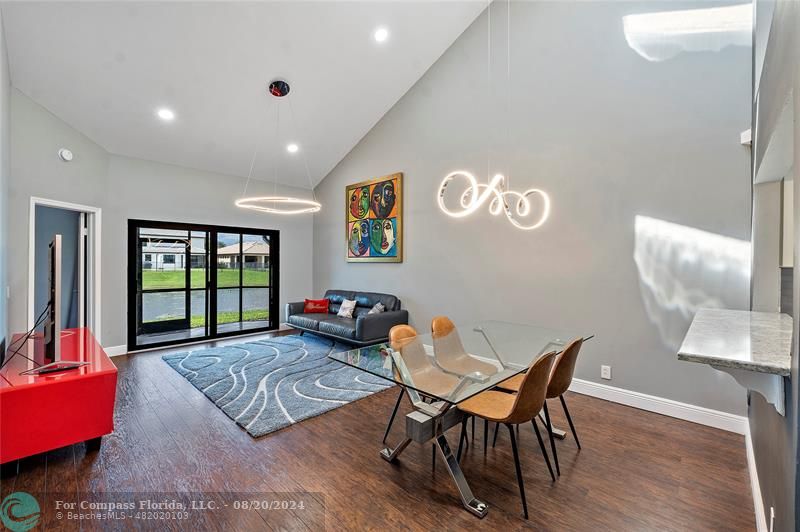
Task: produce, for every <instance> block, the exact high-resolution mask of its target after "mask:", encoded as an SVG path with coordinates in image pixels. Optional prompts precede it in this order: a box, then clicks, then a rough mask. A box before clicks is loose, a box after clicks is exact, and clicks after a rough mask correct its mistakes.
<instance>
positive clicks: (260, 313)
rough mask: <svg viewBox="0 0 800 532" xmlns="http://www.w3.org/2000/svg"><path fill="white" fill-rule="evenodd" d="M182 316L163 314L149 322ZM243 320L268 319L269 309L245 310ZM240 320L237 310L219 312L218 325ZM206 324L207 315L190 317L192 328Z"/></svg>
mask: <svg viewBox="0 0 800 532" xmlns="http://www.w3.org/2000/svg"><path fill="white" fill-rule="evenodd" d="M180 318H181V317H180V316H162V317H161V318H159V319H157V320H151V321H148V322H147V323H155V322H158V321H168V320H175V319H180ZM242 318H243V319H242V321H261V320H267V319H268V318H269V311H268V310H267V309H253V310H245V311H244V312H242ZM237 321H239V313H238V312H236V311H230V312H219V313H217V325H222V324H223V323H236V322H237ZM205 324H206V317H205V316H203V315H202V314H199V315H197V316H192V317H191V318H189V326H190V327H192V328H195V327H203V326H204V325H205Z"/></svg>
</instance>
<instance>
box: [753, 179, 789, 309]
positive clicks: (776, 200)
mask: <svg viewBox="0 0 800 532" xmlns="http://www.w3.org/2000/svg"><path fill="white" fill-rule="evenodd" d="M782 187H783V183H782V182H781V181H771V182H769V183H761V184H758V185H755V186H753V236H752V242H753V269H752V284H751V286H752V290H751V295H752V304H751V307H752V310H757V311H759V312H778V310H779V307H780V293H781V289H780V282H781V281H780V258H781V223H782V221H783V218H782V217H781V214H782V209H781V200H782V196H781V190H782Z"/></svg>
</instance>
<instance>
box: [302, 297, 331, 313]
mask: <svg viewBox="0 0 800 532" xmlns="http://www.w3.org/2000/svg"><path fill="white" fill-rule="evenodd" d="M329 304H330V301H328V300H327V299H306V302H305V305H303V312H304V313H306V314H327V313H328V305H329Z"/></svg>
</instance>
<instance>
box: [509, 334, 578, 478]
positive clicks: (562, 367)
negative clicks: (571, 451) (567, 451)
mask: <svg viewBox="0 0 800 532" xmlns="http://www.w3.org/2000/svg"><path fill="white" fill-rule="evenodd" d="M582 345H583V338H576V339H575V340H573V341H571V342H570V343H569V344H567V347H565V348H564V350H563V351H562V352H561V354H560V355H559V356H558V359H557V360H556V363H555V365H554V366H553V373H552V374H551V375H550V383H549V384H548V386H547V399H555V398H556V397H558V398H559V399H560V400H561V407H562V408H563V409H564V414H565V415H566V416H567V422H568V423H569V428H570V430H571V431H572V437H573V438H575V445H577V446H578V449H580V448H581V442H580V440H578V433H577V432H576V431H575V425H574V424H573V423H572V416H570V415H569V409H568V408H567V402H566V401H565V400H564V392H566V391H567V390H568V389H569V385H570V384H572V377H573V375H574V373H575V361H576V360H577V359H578V353H579V352H580V350H581V346H582ZM522 377H523V376H522V375H516V376H515V377H512V378H510V379H507V380H505V381H503V382H501V383H500V384H498V385H497V387H498V388H500V389H503V390H508V391H510V392H517V391H518V390H519V389H520V385H521V384H522ZM543 409H544V418H545V424H546V425H547V432H548V434H549V435H550V448H551V449H552V451H553V460H554V461H555V463H556V472H557V473H558V474H559V475H560V474H561V467H560V466H559V464H558V453H557V452H556V443H555V438H554V437H553V424H552V423H551V422H550V412H548V410H547V401H545V402H544V405H543ZM496 430H497V429H495V434H497V432H496Z"/></svg>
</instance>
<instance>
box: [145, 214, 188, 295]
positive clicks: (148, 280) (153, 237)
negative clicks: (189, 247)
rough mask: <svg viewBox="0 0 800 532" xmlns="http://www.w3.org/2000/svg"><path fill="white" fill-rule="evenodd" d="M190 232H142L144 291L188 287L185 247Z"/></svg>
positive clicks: (169, 230)
mask: <svg viewBox="0 0 800 532" xmlns="http://www.w3.org/2000/svg"><path fill="white" fill-rule="evenodd" d="M188 239H189V232H188V231H176V230H171V229H154V228H148V227H143V228H141V229H139V242H138V244H139V248H140V250H141V253H142V290H156V289H162V288H183V287H185V286H186V271H185V268H186V262H187V260H186V244H187V241H188Z"/></svg>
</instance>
